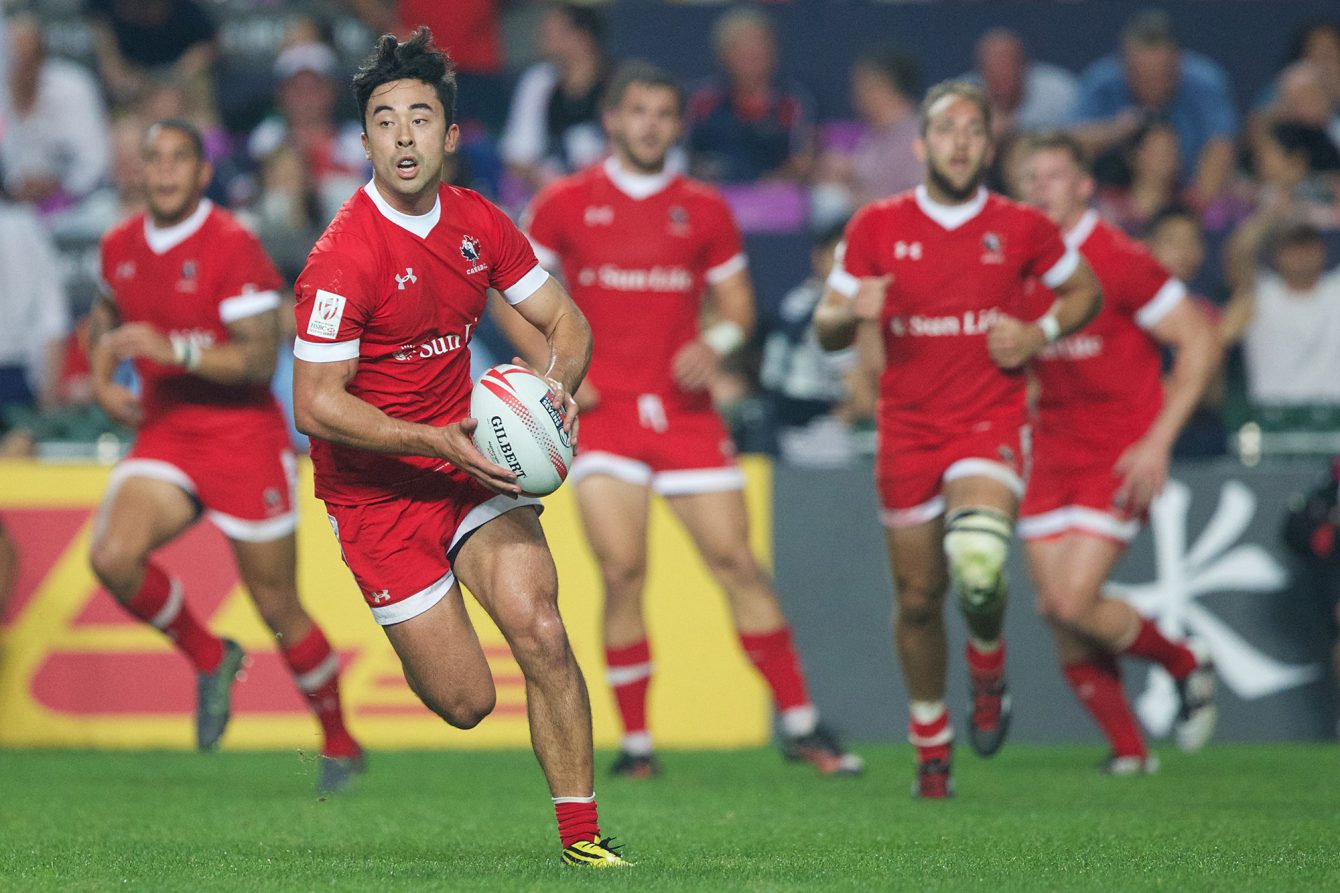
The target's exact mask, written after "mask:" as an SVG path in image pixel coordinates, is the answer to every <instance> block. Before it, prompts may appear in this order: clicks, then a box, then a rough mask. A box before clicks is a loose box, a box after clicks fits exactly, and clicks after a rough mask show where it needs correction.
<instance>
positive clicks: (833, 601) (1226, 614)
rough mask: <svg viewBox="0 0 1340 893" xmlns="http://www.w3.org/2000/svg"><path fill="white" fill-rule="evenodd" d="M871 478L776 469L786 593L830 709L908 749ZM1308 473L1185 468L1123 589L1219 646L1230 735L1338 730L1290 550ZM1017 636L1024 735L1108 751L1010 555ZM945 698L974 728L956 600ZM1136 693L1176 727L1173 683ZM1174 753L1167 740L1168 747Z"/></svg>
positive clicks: (1313, 586) (1321, 643) (1151, 683)
mask: <svg viewBox="0 0 1340 893" xmlns="http://www.w3.org/2000/svg"><path fill="white" fill-rule="evenodd" d="M871 480H872V479H871V475H870V472H869V471H868V470H864V471H856V470H852V471H833V472H828V471H825V472H819V471H810V470H802V469H794V468H787V467H784V466H780V465H779V466H778V467H777V470H776V475H775V479H774V487H775V499H776V505H775V511H774V515H773V517H774V522H773V523H774V538H775V544H776V546H775V562H776V574H777V585H778V589H779V591H780V594H781V597H782V599H783V602H784V603H785V607H786V610H787V615H788V617H789V618H790V620H791V622H792V625H793V626H794V629H795V635H796V639H797V641H798V643H799V645H800V649H801V653H802V656H803V657H804V660H805V664H806V667H807V669H808V670H809V671H810V676H811V679H812V684H813V694H814V698H815V701H816V703H818V704H819V705H820V706H821V708H822V709H823V711H824V712H825V715H826V716H827V717H828V718H829V719H830V720H831V721H832V722H833V723H834V724H835V725H836V726H837V727H838V728H839V729H841V730H842V731H844V732H845V733H846V734H848V735H850V736H851V737H853V738H856V739H866V740H903V738H904V736H905V734H906V722H907V718H906V717H907V707H906V699H905V694H904V691H903V686H902V681H901V677H900V675H899V673H898V671H897V668H896V664H895V662H894V658H893V652H892V648H891V645H890V636H889V630H890V617H891V603H892V601H891V599H892V596H891V584H890V578H889V570H888V563H887V559H886V557H885V551H884V540H883V534H882V531H881V528H880V527H879V525H878V522H877V520H876V517H875V511H876V505H875V496H874V493H873V485H872V483H871ZM1316 481H1317V474H1316V469H1315V468H1312V467H1310V466H1296V467H1295V466H1290V467H1284V468H1264V467H1263V468H1256V469H1246V468H1243V467H1241V466H1239V465H1236V464H1233V463H1224V464H1213V465H1205V464H1201V465H1194V466H1182V467H1178V468H1176V469H1175V470H1174V481H1173V482H1172V483H1171V484H1170V486H1169V488H1168V491H1167V492H1166V494H1165V496H1164V498H1163V499H1162V501H1161V503H1160V504H1159V505H1158V506H1157V507H1156V510H1155V512H1154V517H1153V519H1152V524H1151V525H1150V527H1148V528H1147V529H1146V530H1144V531H1143V532H1142V533H1141V534H1140V536H1139V538H1138V539H1137V540H1136V542H1135V543H1134V544H1133V545H1132V548H1131V550H1130V552H1129V554H1128V555H1127V556H1126V559H1125V560H1124V561H1123V562H1122V564H1121V565H1120V566H1119V567H1118V569H1117V572H1116V573H1115V575H1114V579H1115V580H1116V581H1118V582H1120V583H1121V584H1124V585H1123V589H1124V591H1125V593H1126V595H1127V597H1129V598H1131V599H1132V600H1133V601H1134V602H1135V603H1136V604H1137V605H1138V607H1139V608H1140V610H1141V611H1142V612H1143V613H1145V614H1146V615H1148V616H1153V617H1158V618H1159V619H1160V622H1161V623H1162V624H1163V625H1164V627H1165V629H1166V630H1168V631H1171V632H1173V633H1176V634H1178V635H1181V634H1184V633H1185V632H1187V631H1190V632H1194V633H1196V634H1197V635H1199V636H1200V637H1201V638H1202V639H1204V640H1205V641H1206V642H1207V643H1208V644H1209V645H1210V646H1211V647H1212V649H1213V651H1214V654H1215V659H1216V661H1217V663H1218V664H1219V666H1220V671H1221V675H1220V688H1221V692H1222V700H1221V705H1222V706H1221V710H1220V734H1219V736H1218V737H1219V739H1220V740H1225V741H1268V740H1284V739H1322V738H1328V737H1333V736H1334V734H1335V716H1336V699H1335V691H1334V683H1333V681H1332V679H1333V677H1332V674H1331V672H1330V667H1329V662H1328V661H1329V648H1330V642H1331V640H1332V638H1333V636H1334V635H1335V628H1334V623H1333V621H1332V614H1331V604H1332V601H1331V597H1332V596H1331V593H1334V592H1337V591H1340V590H1337V589H1335V587H1336V586H1340V579H1334V578H1332V579H1329V580H1326V579H1321V578H1319V577H1318V576H1317V574H1316V573H1315V572H1313V571H1309V570H1307V569H1304V568H1301V567H1299V566H1297V565H1295V564H1294V563H1293V562H1292V561H1291V560H1290V558H1289V557H1288V556H1287V555H1286V554H1285V553H1284V551H1283V550H1282V548H1281V546H1280V544H1279V536H1278V533H1279V526H1280V519H1281V518H1282V517H1283V514H1284V511H1285V506H1286V503H1287V500H1288V498H1289V496H1290V495H1291V494H1293V493H1296V492H1300V491H1303V490H1306V489H1308V488H1309V487H1311V486H1313V485H1315V483H1316ZM1010 581H1011V604H1010V613H1009V617H1008V621H1007V629H1006V636H1007V639H1008V642H1009V674H1010V680H1011V687H1012V691H1013V693H1014V707H1015V719H1014V723H1015V724H1014V731H1013V733H1012V734H1013V736H1014V737H1016V738H1017V739H1018V740H1021V741H1037V742H1055V741H1092V742H1099V741H1101V738H1100V737H1099V735H1098V733H1097V731H1096V730H1095V728H1094V727H1093V726H1092V724H1091V723H1090V722H1089V720H1088V717H1087V715H1085V714H1083V713H1082V712H1081V709H1080V707H1079V705H1078V704H1077V703H1076V702H1075V699H1074V697H1073V696H1072V694H1071V693H1070V690H1069V689H1068V688H1067V687H1066V686H1065V684H1064V683H1063V682H1062V681H1061V678H1060V674H1059V672H1058V670H1057V668H1056V664H1055V659H1054V656H1053V651H1052V645H1051V637H1050V634H1049V633H1048V631H1047V630H1046V629H1045V628H1044V626H1043V624H1042V622H1041V621H1040V620H1039V619H1038V617H1037V615H1036V614H1035V613H1034V611H1033V605H1032V590H1031V587H1030V586H1029V584H1028V577H1027V573H1026V571H1025V569H1024V563H1023V561H1022V554H1021V550H1018V549H1017V550H1016V551H1015V554H1014V556H1013V557H1012V559H1011V566H1010ZM946 616H947V618H948V626H949V630H950V643H951V644H950V649H951V661H950V666H951V671H950V679H949V695H948V697H949V703H950V710H951V712H952V713H953V717H954V722H955V724H956V726H957V727H958V728H959V729H960V735H961V734H962V729H963V728H964V725H965V723H966V702H967V695H966V692H967V677H966V672H965V670H964V667H963V658H962V650H963V641H964V640H963V635H964V634H963V623H962V620H961V619H960V618H959V617H958V616H957V611H956V609H955V608H954V606H953V604H952V596H951V599H950V603H949V604H947V606H946ZM1123 668H1124V669H1125V670H1126V682H1127V690H1128V692H1129V693H1130V694H1131V696H1132V698H1133V699H1134V700H1135V703H1136V705H1137V709H1138V711H1139V713H1140V716H1141V718H1142V719H1143V720H1144V721H1145V723H1146V725H1147V726H1150V727H1151V728H1152V729H1153V730H1155V731H1159V730H1166V729H1167V728H1168V724H1169V723H1170V722H1171V718H1172V712H1171V711H1172V709H1173V698H1172V690H1171V686H1170V683H1169V681H1168V679H1167V678H1166V677H1165V676H1163V675H1162V674H1161V673H1150V672H1148V671H1147V669H1146V667H1145V665H1143V664H1142V663H1140V662H1138V661H1125V662H1124V663H1123ZM1168 746H1171V745H1168Z"/></svg>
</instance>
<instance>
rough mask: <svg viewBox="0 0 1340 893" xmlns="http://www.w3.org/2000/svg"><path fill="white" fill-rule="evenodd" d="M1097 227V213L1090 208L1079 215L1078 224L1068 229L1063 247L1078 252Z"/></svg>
mask: <svg viewBox="0 0 1340 893" xmlns="http://www.w3.org/2000/svg"><path fill="white" fill-rule="evenodd" d="M1097 225H1098V212H1097V211H1095V210H1094V209H1093V208H1090V209H1089V210H1087V211H1085V212H1084V213H1083V214H1082V215H1080V218H1079V222H1078V223H1076V224H1075V225H1074V226H1072V227H1070V232H1068V233H1066V234H1065V247H1067V248H1074V249H1076V250H1078V249H1079V246H1081V245H1083V244H1084V241H1085V240H1086V239H1088V238H1089V234H1090V233H1092V232H1093V228H1094V227H1095V226H1097Z"/></svg>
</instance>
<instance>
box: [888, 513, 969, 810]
mask: <svg viewBox="0 0 1340 893" xmlns="http://www.w3.org/2000/svg"><path fill="white" fill-rule="evenodd" d="M884 536H885V543H886V545H887V546H888V553H889V566H890V569H891V570H892V572H893V591H894V615H893V644H894V650H895V651H896V652H897V655H898V664H899V666H900V667H901V669H902V673H903V684H904V685H905V686H906V688H907V699H908V713H909V716H908V741H910V742H911V743H912V744H913V746H915V747H916V749H917V786H916V788H915V789H914V793H915V794H916V795H917V796H919V797H924V798H930V799H935V798H941V797H947V796H949V794H950V783H949V767H950V756H951V752H952V748H953V740H954V732H953V728H952V727H951V725H950V722H949V710H948V708H947V707H946V706H945V700H944V697H945V666H946V645H945V623H944V594H945V590H946V588H947V587H948V582H949V576H948V573H949V572H948V570H947V568H946V567H945V558H944V552H943V551H942V549H941V541H942V539H943V536H944V525H943V522H942V520H941V519H940V518H939V517H934V518H932V519H930V520H923V521H917V522H915V523H906V524H903V523H897V522H890V521H889V519H888V516H887V515H886V527H885V530H884Z"/></svg>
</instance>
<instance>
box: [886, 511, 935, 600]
mask: <svg viewBox="0 0 1340 893" xmlns="http://www.w3.org/2000/svg"><path fill="white" fill-rule="evenodd" d="M943 540H944V519H943V518H940V517H937V518H933V519H931V520H929V521H925V522H922V523H921V524H913V525H907V526H899V527H885V528H884V541H885V544H886V546H887V547H888V552H889V568H890V570H891V571H892V572H893V588H894V598H895V599H896V601H897V602H898V605H899V607H900V608H901V609H904V610H913V611H933V610H937V609H938V608H939V605H940V602H941V601H942V600H943V599H944V594H945V590H946V589H947V588H948V586H949V568H948V566H947V564H946V562H945V555H944V549H943V546H942V543H943Z"/></svg>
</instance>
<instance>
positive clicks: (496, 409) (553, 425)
mask: <svg viewBox="0 0 1340 893" xmlns="http://www.w3.org/2000/svg"><path fill="white" fill-rule="evenodd" d="M470 415H471V416H473V417H474V418H475V419H476V420H478V422H479V424H478V425H477V426H476V427H475V433H474V439H475V446H477V447H479V451H480V452H481V453H483V454H484V456H485V457H486V458H487V459H488V460H489V461H490V462H492V463H494V464H495V465H501V466H502V467H503V468H507V469H510V470H511V471H512V472H513V473H515V474H516V476H517V483H518V484H519V485H520V486H521V492H523V493H525V494H526V495H528V496H547V495H548V494H550V493H553V492H554V491H555V490H557V489H558V487H559V485H560V484H562V483H563V479H564V478H566V477H567V476H568V469H569V468H570V467H572V440H571V439H570V438H569V437H568V435H567V433H566V432H564V430H563V407H561V406H557V405H555V403H554V398H553V396H552V395H550V393H549V385H547V384H546V383H545V381H544V379H543V378H541V377H540V376H538V375H536V374H535V373H534V372H532V371H530V370H529V369H525V368H523V367H521V366H513V365H511V364H510V363H504V364H502V365H500V366H494V367H493V368H492V369H490V370H489V371H487V372H485V373H484V374H483V375H482V376H480V378H479V381H477V382H475V387H474V390H473V391H472V392H471V394H470Z"/></svg>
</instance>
